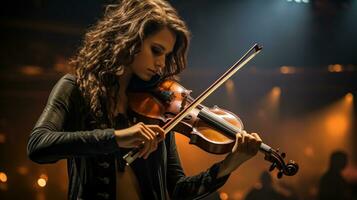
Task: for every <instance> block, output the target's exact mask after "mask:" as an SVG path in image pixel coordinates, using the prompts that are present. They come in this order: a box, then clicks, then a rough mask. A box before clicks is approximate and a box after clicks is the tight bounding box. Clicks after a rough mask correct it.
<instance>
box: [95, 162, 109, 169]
mask: <svg viewBox="0 0 357 200" xmlns="http://www.w3.org/2000/svg"><path fill="white" fill-rule="evenodd" d="M98 165H99V166H101V167H103V168H104V169H106V168H108V167H109V166H110V164H109V163H108V162H101V163H98Z"/></svg>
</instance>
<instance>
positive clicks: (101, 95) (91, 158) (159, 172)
mask: <svg viewBox="0 0 357 200" xmlns="http://www.w3.org/2000/svg"><path fill="white" fill-rule="evenodd" d="M188 45H189V31H188V30H187V27H186V25H185V23H184V22H183V21H182V20H181V19H180V17H179V16H178V14H177V12H176V11H175V9H174V8H172V7H171V5H169V3H167V2H166V1H163V0H122V1H121V3H119V4H118V5H112V6H109V7H108V9H107V12H106V13H105V16H104V17H103V19H102V20H100V21H99V22H98V23H97V24H96V25H95V26H94V27H92V28H91V30H89V31H88V33H87V34H86V37H85V40H84V43H83V46H82V47H81V48H80V50H79V52H78V54H77V55H76V56H75V57H74V58H73V60H72V64H73V66H74V67H75V74H74V75H71V74H67V75H65V76H64V77H63V78H61V79H60V80H59V82H58V83H57V84H56V86H55V87H54V88H53V90H52V92H51V94H50V96H49V99H48V102H47V105H46V107H45V109H44V111H43V113H42V115H41V116H40V118H39V120H38V122H37V124H36V125H35V127H34V129H33V131H32V133H31V135H30V138H29V141H28V155H29V157H30V159H31V160H33V161H35V162H37V163H54V162H56V161H58V160H60V159H67V162H68V175H69V194H68V198H69V199H194V198H198V197H202V196H205V195H207V194H209V193H211V192H213V191H215V190H217V189H218V188H219V187H221V186H222V185H223V184H224V183H225V182H226V180H227V179H228V177H229V174H230V173H231V172H232V171H234V170H235V169H237V168H238V167H239V166H240V165H241V164H242V163H244V162H245V161H246V160H248V159H250V158H252V157H253V156H254V155H255V154H256V153H257V151H258V148H259V145H260V143H261V139H260V138H259V136H258V135H257V134H256V133H252V134H247V133H242V134H237V139H236V144H235V146H234V148H233V149H232V153H230V154H229V155H228V156H227V157H226V158H225V159H224V160H223V161H221V162H219V163H216V164H214V165H213V166H212V167H210V168H209V169H207V170H206V171H204V172H202V173H200V174H198V175H195V176H191V177H187V176H185V174H184V172H183V170H182V167H181V164H180V159H179V156H178V154H177V150H176V144H175V137H174V135H173V133H169V134H167V135H166V136H165V135H164V134H163V130H162V129H161V128H160V127H159V126H158V125H152V124H145V123H143V122H139V123H136V124H134V123H132V122H130V120H129V118H128V115H127V114H128V113H127V110H128V101H130V99H128V98H127V91H129V90H130V89H131V88H133V87H136V88H137V87H139V88H143V89H145V88H146V87H148V86H155V84H157V83H159V82H160V81H161V80H163V79H166V78H171V77H173V76H174V75H177V74H179V73H180V72H181V71H182V70H183V69H184V68H185V66H186V53H187V49H188ZM157 135H158V136H157ZM142 143H143V144H144V147H143V148H142V149H141V151H140V156H139V158H138V159H137V160H135V161H134V162H133V163H132V164H131V165H130V166H126V165H125V162H124V160H123V159H122V157H123V155H125V154H126V153H127V152H128V151H129V150H130V149H131V148H135V147H138V145H140V144H142Z"/></svg>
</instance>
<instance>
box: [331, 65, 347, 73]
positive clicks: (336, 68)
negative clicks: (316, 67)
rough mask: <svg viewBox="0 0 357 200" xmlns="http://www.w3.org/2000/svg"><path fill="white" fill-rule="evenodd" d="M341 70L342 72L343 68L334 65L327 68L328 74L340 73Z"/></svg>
mask: <svg viewBox="0 0 357 200" xmlns="http://www.w3.org/2000/svg"><path fill="white" fill-rule="evenodd" d="M342 70H343V67H342V65H340V64H334V65H329V66H328V71H329V72H342Z"/></svg>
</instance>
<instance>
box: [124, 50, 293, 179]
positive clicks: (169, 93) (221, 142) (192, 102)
mask: <svg viewBox="0 0 357 200" xmlns="http://www.w3.org/2000/svg"><path fill="white" fill-rule="evenodd" d="M252 50H255V51H256V52H255V53H257V51H259V50H260V49H259V47H258V45H255V46H253V47H252V48H251V49H250V51H252ZM250 51H248V53H249V52H250ZM248 53H247V54H246V55H245V56H247V55H248ZM245 56H243V58H242V59H241V60H239V61H238V62H237V63H236V64H235V65H233V66H232V67H231V68H230V70H228V71H227V72H226V74H224V75H222V76H221V77H220V78H219V79H218V80H217V81H216V82H215V83H214V84H213V85H211V86H210V87H209V88H208V89H207V90H206V91H205V92H203V93H202V94H201V95H200V96H199V97H197V98H196V99H194V98H192V97H191V96H190V93H191V91H190V90H187V89H186V88H184V87H183V86H182V85H180V84H179V83H177V82H176V81H174V80H164V81H162V82H160V83H159V84H157V85H156V86H155V87H153V88H151V89H148V90H145V91H133V92H129V93H128V98H129V99H130V101H129V108H130V109H129V115H130V116H131V118H132V121H133V122H134V123H137V122H139V121H145V122H146V123H149V124H158V125H160V126H161V127H162V128H163V129H164V131H165V133H168V132H169V131H175V132H177V133H180V134H182V135H184V136H186V137H188V138H189V140H190V144H193V145H196V146H198V147H199V148H201V149H203V150H204V151H206V152H209V153H212V154H226V153H229V152H231V150H232V148H233V146H234V144H235V140H236V134H237V133H240V132H242V131H243V122H242V121H241V119H240V118H239V117H238V116H236V115H235V114H234V113H232V112H230V111H228V110H225V109H222V108H219V107H218V106H214V107H213V108H208V107H206V106H204V105H202V104H201V102H202V101H203V99H204V98H205V97H207V96H208V95H209V94H210V93H212V91H213V90H215V89H216V88H217V87H218V86H217V85H219V84H221V83H220V82H222V83H223V82H224V79H227V76H231V75H233V74H234V73H235V72H234V70H237V69H236V68H237V66H240V67H242V60H243V59H245ZM253 56H255V54H252V55H250V56H249V58H248V59H251V58H252V57H253ZM246 62H247V61H246ZM246 62H245V63H246ZM245 63H243V64H245ZM230 73H232V74H230ZM259 150H260V152H262V153H264V154H265V157H264V158H265V160H267V161H269V162H271V163H272V164H271V166H270V168H269V170H270V171H272V170H274V169H278V171H279V172H278V174H277V176H278V178H281V177H282V176H283V175H286V176H293V175H295V174H296V173H297V171H298V169H299V166H298V164H297V163H295V162H294V161H292V160H290V161H289V162H288V163H285V161H284V158H285V157H286V154H285V153H281V154H279V150H275V149H273V148H271V147H270V146H268V145H267V144H264V143H262V144H261V145H260V148H259ZM139 151H140V147H139V148H137V149H134V150H132V151H130V152H129V153H128V154H127V155H125V156H124V157H123V158H124V159H125V161H126V162H127V164H130V163H131V162H133V161H134V160H135V159H136V158H137V155H138V152H139Z"/></svg>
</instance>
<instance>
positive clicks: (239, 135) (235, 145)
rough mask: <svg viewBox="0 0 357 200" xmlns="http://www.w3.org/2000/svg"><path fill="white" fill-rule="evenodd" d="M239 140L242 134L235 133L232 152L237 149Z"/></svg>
mask: <svg viewBox="0 0 357 200" xmlns="http://www.w3.org/2000/svg"><path fill="white" fill-rule="evenodd" d="M241 141H242V134H240V133H236V141H235V143H234V146H233V148H232V152H236V151H237V149H238V146H239V145H240V143H241Z"/></svg>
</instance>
